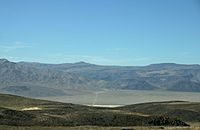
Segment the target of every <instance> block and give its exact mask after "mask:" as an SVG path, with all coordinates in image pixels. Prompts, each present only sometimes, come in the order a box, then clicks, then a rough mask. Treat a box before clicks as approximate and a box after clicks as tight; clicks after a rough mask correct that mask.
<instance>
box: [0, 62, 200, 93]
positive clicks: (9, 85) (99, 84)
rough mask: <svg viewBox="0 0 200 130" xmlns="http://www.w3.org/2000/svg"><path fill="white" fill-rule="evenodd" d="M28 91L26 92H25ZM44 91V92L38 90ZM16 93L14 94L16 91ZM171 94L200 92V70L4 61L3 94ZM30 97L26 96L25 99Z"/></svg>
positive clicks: (0, 71)
mask: <svg viewBox="0 0 200 130" xmlns="http://www.w3.org/2000/svg"><path fill="white" fill-rule="evenodd" d="M23 88H24V89H23ZM39 88H41V89H40V90H41V92H37V90H38V89H39ZM12 89H13V90H12ZM70 89H71V90H72V89H73V90H76V89H77V90H100V89H127V90H158V89H159V90H170V91H191V92H200V66H199V65H181V64H173V63H163V64H153V65H149V66H141V67H138V66H100V65H94V64H89V63H85V62H78V63H66V64H41V63H30V62H18V63H14V62H10V61H8V60H6V59H0V91H3V92H11V93H16V94H20V93H22V95H24V94H25V93H33V96H40V95H48V94H45V92H47V93H48V91H49V96H51V95H52V96H53V95H55V94H56V95H63V94H65V92H66V91H63V90H70ZM25 96H26V95H25Z"/></svg>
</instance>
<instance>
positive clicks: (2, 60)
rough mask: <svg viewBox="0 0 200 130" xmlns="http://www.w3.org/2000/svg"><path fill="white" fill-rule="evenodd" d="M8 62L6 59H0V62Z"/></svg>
mask: <svg viewBox="0 0 200 130" xmlns="http://www.w3.org/2000/svg"><path fill="white" fill-rule="evenodd" d="M6 62H9V61H8V60H7V59H0V64H2V63H6Z"/></svg>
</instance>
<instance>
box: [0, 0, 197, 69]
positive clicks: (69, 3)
mask: <svg viewBox="0 0 200 130" xmlns="http://www.w3.org/2000/svg"><path fill="white" fill-rule="evenodd" d="M0 57H1V58H7V59H9V60H12V61H22V60H23V61H37V62H46V63H62V62H78V61H86V62H90V63H95V64H106V65H112V64H114V65H147V64H152V63H160V62H175V63H186V64H200V0H0Z"/></svg>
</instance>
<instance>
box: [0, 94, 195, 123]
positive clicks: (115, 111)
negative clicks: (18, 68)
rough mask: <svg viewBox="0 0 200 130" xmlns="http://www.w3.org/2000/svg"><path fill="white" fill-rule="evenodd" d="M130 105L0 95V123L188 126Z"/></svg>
mask: <svg viewBox="0 0 200 130" xmlns="http://www.w3.org/2000/svg"><path fill="white" fill-rule="evenodd" d="M174 103H176V102H174ZM158 104H159V103H158ZM160 104H162V103H160ZM141 105H142V104H141ZM136 106H137V105H136ZM190 106H191V105H188V107H190ZM191 107H192V106H191ZM129 108H130V109H129ZM133 108H134V106H127V107H126V106H125V107H122V108H98V107H89V106H82V105H76V104H69V103H60V102H52V101H46V100H38V99H30V98H24V97H19V96H14V95H8V94H0V119H1V120H0V125H9V126H109V127H111V126H115V127H116V126H126V127H127V126H189V125H188V124H187V123H185V122H184V121H182V120H180V119H179V118H178V117H176V116H173V117H171V116H170V115H169V116H166V115H162V114H160V115H154V114H152V113H150V112H149V113H145V114H144V113H143V112H141V113H140V112H138V111H139V110H138V111H135V110H133ZM147 112H148V111H147ZM186 114H187V113H186ZM193 116H195V115H193ZM194 118H195V117H194ZM191 121H193V120H191Z"/></svg>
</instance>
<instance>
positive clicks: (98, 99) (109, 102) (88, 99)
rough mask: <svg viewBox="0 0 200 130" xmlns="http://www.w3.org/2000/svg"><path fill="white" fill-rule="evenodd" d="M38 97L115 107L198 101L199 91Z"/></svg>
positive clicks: (108, 92)
mask: <svg viewBox="0 0 200 130" xmlns="http://www.w3.org/2000/svg"><path fill="white" fill-rule="evenodd" d="M40 99H47V100H52V101H59V102H66V103H75V104H84V105H91V106H103V107H104V106H105V107H106V106H107V107H115V106H121V105H129V104H137V103H146V102H160V101H171V100H178V101H191V102H199V101H200V93H196V92H172V91H144V90H143V91H140V90H107V91H99V92H90V93H88V92H87V93H81V94H75V95H71V96H56V97H41V98H40Z"/></svg>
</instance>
